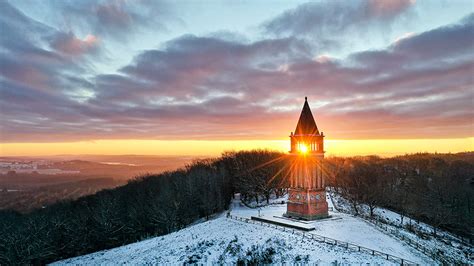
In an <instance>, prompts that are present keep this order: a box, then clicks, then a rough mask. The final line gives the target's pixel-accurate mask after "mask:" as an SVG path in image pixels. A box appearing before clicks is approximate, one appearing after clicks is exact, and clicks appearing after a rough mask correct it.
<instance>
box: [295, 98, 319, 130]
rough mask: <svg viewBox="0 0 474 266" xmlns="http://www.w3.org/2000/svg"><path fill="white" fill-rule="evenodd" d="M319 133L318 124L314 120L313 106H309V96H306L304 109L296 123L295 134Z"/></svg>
mask: <svg viewBox="0 0 474 266" xmlns="http://www.w3.org/2000/svg"><path fill="white" fill-rule="evenodd" d="M314 134H316V135H319V130H318V126H317V125H316V122H315V121H314V117H313V114H312V113H311V108H309V104H308V97H304V105H303V110H301V115H300V119H299V120H298V124H297V125H296V129H295V135H314Z"/></svg>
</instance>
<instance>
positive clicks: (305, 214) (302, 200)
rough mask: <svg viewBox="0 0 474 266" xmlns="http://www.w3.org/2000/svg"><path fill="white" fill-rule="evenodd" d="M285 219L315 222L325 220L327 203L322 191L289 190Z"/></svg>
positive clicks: (324, 193)
mask: <svg viewBox="0 0 474 266" xmlns="http://www.w3.org/2000/svg"><path fill="white" fill-rule="evenodd" d="M284 216H285V217H289V218H295V219H302V220H317V219H323V218H327V217H328V216H329V215H328V203H327V201H326V191H325V190H324V189H307V188H290V189H289V191H288V203H287V205H286V213H285V214H284Z"/></svg>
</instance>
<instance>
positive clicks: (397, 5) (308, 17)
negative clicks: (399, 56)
mask: <svg viewBox="0 0 474 266" xmlns="http://www.w3.org/2000/svg"><path fill="white" fill-rule="evenodd" d="M414 3H415V1H414V0H386V1H378V0H358V1H322V2H309V3H305V4H302V5H299V6H298V7H296V8H294V9H290V10H288V11H285V12H283V13H282V14H280V15H279V16H277V17H275V18H273V19H270V20H269V21H266V22H265V23H263V24H262V29H263V31H264V33H266V34H270V35H272V36H295V35H297V36H306V37H309V38H310V39H313V40H315V41H316V42H315V43H316V45H317V46H318V47H319V48H320V49H323V50H334V49H339V48H340V46H341V45H345V44H346V45H347V38H353V39H359V38H361V36H364V35H365V34H367V33H368V32H370V31H373V30H379V29H383V30H386V29H387V28H388V27H389V26H390V25H391V24H392V23H393V22H394V21H395V20H396V19H397V18H398V17H401V16H404V15H407V14H409V13H410V12H409V11H410V9H411V7H412V6H413V5H414ZM343 36H344V37H346V39H345V40H344V41H343Z"/></svg>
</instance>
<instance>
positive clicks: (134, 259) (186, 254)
mask: <svg viewBox="0 0 474 266" xmlns="http://www.w3.org/2000/svg"><path fill="white" fill-rule="evenodd" d="M252 246H258V248H252ZM271 255H273V258H271V260H270V261H268V260H267V261H266V262H267V263H270V262H274V263H281V262H287V263H291V262H298V261H301V262H310V263H327V264H328V263H332V262H335V261H337V262H340V263H351V264H360V263H365V262H371V263H374V264H387V263H388V261H386V260H385V259H383V258H380V257H374V256H372V255H369V254H366V253H359V252H351V251H347V250H346V249H345V248H342V247H334V246H332V245H327V244H321V243H318V242H314V241H311V240H309V239H303V238H301V236H298V235H293V234H291V233H289V232H282V231H279V230H276V229H274V228H268V227H263V226H260V225H256V224H248V223H244V222H239V221H235V220H231V219H228V218H225V217H220V218H217V219H215V220H211V221H208V222H204V223H201V224H198V225H194V226H192V227H188V228H186V229H183V230H181V231H178V232H175V233H171V234H169V235H166V236H162V237H156V238H152V239H149V240H145V241H142V242H138V243H134V244H130V245H126V246H123V247H119V248H114V249H111V250H107V251H101V252H96V253H92V254H89V255H85V256H82V257H76V258H72V259H69V260H65V261H60V262H57V263H55V264H57V265H62V264H75V265H76V264H88V265H89V264H94V265H96V264H100V265H104V264H105V265H107V264H108V265H112V264H114V265H115V264H149V263H151V264H178V263H180V264H182V263H185V262H191V263H193V262H196V263H206V264H212V263H235V262H237V260H238V259H239V258H240V259H241V260H244V259H246V260H247V261H249V262H251V261H252V259H253V258H256V259H258V260H259V261H258V262H262V261H261V259H262V258H264V259H265V258H267V259H268V258H269V257H271ZM264 262H265V261H264Z"/></svg>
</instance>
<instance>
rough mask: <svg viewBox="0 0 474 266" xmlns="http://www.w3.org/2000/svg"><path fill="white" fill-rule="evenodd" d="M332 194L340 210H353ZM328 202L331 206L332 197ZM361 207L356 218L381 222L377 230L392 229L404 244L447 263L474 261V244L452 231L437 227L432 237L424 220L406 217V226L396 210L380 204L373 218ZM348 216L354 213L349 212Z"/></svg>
mask: <svg viewBox="0 0 474 266" xmlns="http://www.w3.org/2000/svg"><path fill="white" fill-rule="evenodd" d="M329 194H331V195H332V197H333V198H332V199H333V200H334V202H336V204H337V205H338V209H339V210H341V211H343V212H344V213H353V212H354V211H353V209H352V208H351V206H350V204H349V203H348V202H347V200H345V199H344V198H342V197H341V196H340V195H338V194H337V193H334V192H330V193H329ZM328 202H329V203H330V204H331V205H332V201H331V200H329V201H328ZM358 208H359V212H360V213H361V215H360V216H359V217H358V218H357V219H359V220H361V221H362V220H364V221H367V222H371V225H373V223H374V221H376V220H378V221H382V222H379V223H378V225H377V226H376V225H373V226H374V227H375V228H378V230H382V232H383V231H385V232H384V233H385V234H388V233H387V232H390V234H391V235H394V236H397V238H398V239H401V238H403V242H405V243H407V242H408V241H410V242H411V244H412V245H417V246H419V247H423V248H425V249H427V250H428V251H429V252H430V253H431V254H432V256H431V257H433V256H434V257H436V258H438V259H439V260H441V261H442V262H443V263H444V264H453V263H454V264H470V265H473V264H474V255H473V254H474V249H473V248H472V246H469V245H468V244H465V243H462V242H461V240H460V239H459V238H457V237H456V236H454V235H453V234H450V233H449V232H446V231H443V230H438V232H437V235H438V237H437V238H435V237H433V236H432V231H433V229H432V227H431V226H430V225H428V224H425V223H423V222H419V221H416V220H413V219H410V218H409V217H405V218H404V219H403V226H404V227H401V224H402V223H401V218H400V215H399V214H398V213H396V212H393V211H390V210H387V209H384V208H378V207H377V208H375V210H374V217H373V218H372V219H370V217H369V208H368V207H367V206H365V205H363V204H359V206H358ZM339 213H341V212H339ZM341 214H342V213H341ZM345 215H348V216H351V215H350V214H345ZM408 225H411V226H412V230H411V231H410V230H408V229H407V227H408ZM416 232H417V233H416ZM387 253H389V252H387Z"/></svg>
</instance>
